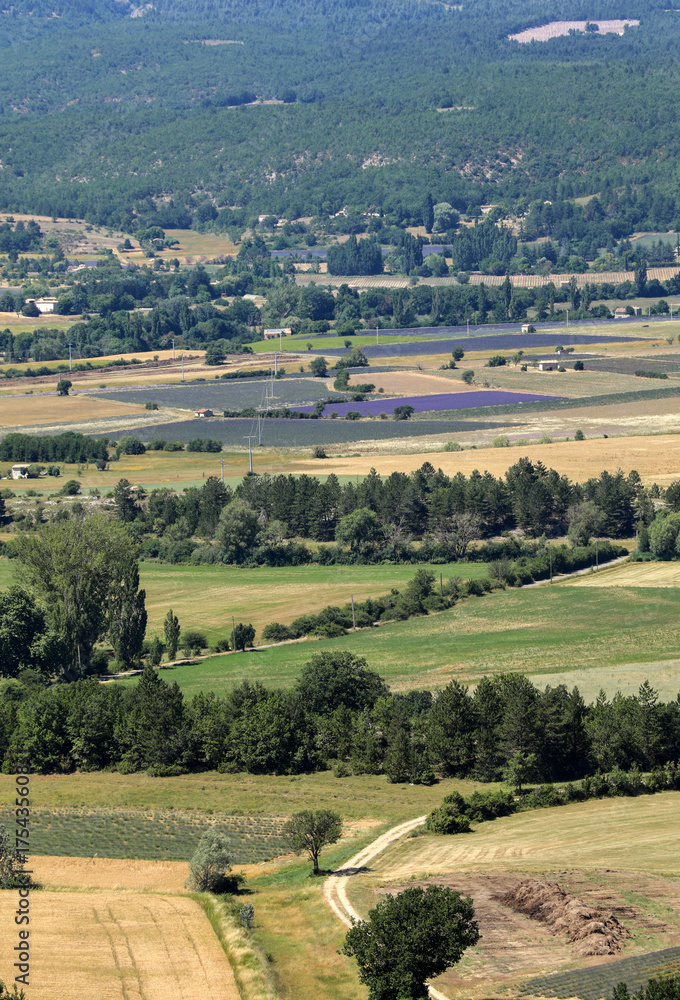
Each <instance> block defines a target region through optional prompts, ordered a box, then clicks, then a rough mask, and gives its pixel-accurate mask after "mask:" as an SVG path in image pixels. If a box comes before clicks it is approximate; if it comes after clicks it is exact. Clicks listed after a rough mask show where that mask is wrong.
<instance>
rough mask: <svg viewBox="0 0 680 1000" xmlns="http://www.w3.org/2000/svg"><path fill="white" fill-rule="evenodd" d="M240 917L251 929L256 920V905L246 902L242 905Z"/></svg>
mask: <svg viewBox="0 0 680 1000" xmlns="http://www.w3.org/2000/svg"><path fill="white" fill-rule="evenodd" d="M238 919H239V921H240V922H241V924H242V925H243V926H244V927H245V928H246V929H247V930H250V929H251V927H252V926H253V921H254V920H255V907H254V906H253V904H252V903H245V904H244V905H243V906H242V907H241V909H240V910H239V911H238Z"/></svg>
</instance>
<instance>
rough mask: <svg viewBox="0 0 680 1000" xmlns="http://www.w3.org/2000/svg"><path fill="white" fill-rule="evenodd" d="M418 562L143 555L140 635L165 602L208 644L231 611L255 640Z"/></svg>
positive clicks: (408, 572) (405, 575)
mask: <svg viewBox="0 0 680 1000" xmlns="http://www.w3.org/2000/svg"><path fill="white" fill-rule="evenodd" d="M417 569H418V567H417V566H414V565H411V564H405V565H396V566H395V565H390V564H387V565H378V566H316V565H310V566H286V567H269V566H260V567H256V568H253V569H245V568H241V567H238V566H207V565H203V566H186V565H178V566H170V565H165V564H162V563H153V562H144V563H141V565H140V579H141V586H142V587H144V589H145V590H146V607H147V612H148V615H149V621H148V625H147V636H148V637H153V636H154V635H159V636H161V637H162V635H163V619H164V618H165V616H166V614H167V612H168V609H169V608H172V610H173V611H174V613H175V614H176V615H177V617H178V618H179V620H180V625H181V626H182V627H183V628H198V629H201V630H202V631H204V632H205V634H206V636H207V638H208V641H209V642H210V643H214V642H215V641H216V640H217V639H220V638H226V637H228V636H229V635H230V633H231V628H232V623H231V617H232V615H233V616H234V618H235V619H236V621H237V622H239V621H246V622H252V623H253V625H254V626H255V629H256V631H257V637H256V641H261V640H260V634H261V632H262V629H263V628H264V626H265V625H267V624H269V623H270V622H274V621H280V622H283V623H284V624H288V623H290V622H291V621H293V619H295V618H297V617H299V616H300V615H301V614H306V613H308V612H313V611H320V610H321V609H322V608H324V607H325V606H326V605H328V604H339V605H342V604H346V603H347V602H348V601H349V600H350V599H351V595H352V594H354V599H355V601H360V600H365V599H366V598H367V597H379V596H381V595H382V594H386V593H389V591H390V590H391V589H392V588H393V587H396V588H397V589H401V588H402V587H404V586H405V585H406V583H407V582H408V581H409V580H410V579H412V578H413V576H414V574H415V573H416V571H417ZM433 569H434V570H435V571H436V573H437V574H439V573H442V574H443V577H444V579H447V578H448V577H452V576H460V577H462V578H463V579H466V580H468V579H479V578H480V577H483V576H486V575H487V573H488V566H487V564H486V563H449V564H447V565H444V566H435V567H433ZM14 570H15V564H13V563H12V562H11V561H10V560H8V559H0V590H3V589H5V588H6V587H8V586H9V585H10V584H11V583H12V582H13V579H14Z"/></svg>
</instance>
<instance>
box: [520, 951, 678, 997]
mask: <svg viewBox="0 0 680 1000" xmlns="http://www.w3.org/2000/svg"><path fill="white" fill-rule="evenodd" d="M679 972H680V947H675V948H664V949H663V950H662V951H652V952H648V954H646V955H637V956H636V957H634V958H622V959H621V960H620V961H618V962H608V963H607V964H606V965H596V966H591V967H590V968H587V969H576V970H574V969H572V970H570V971H568V972H558V973H557V974H556V975H553V976H540V977H538V978H536V979H530V980H529V981H528V982H526V983H524V984H523V986H522V988H521V990H520V993H521V994H522V995H524V996H526V995H533V996H544V997H545V996H548V997H559V998H566V997H581V1000H603V998H609V997H611V994H612V991H613V989H614V987H615V986H617V985H618V983H626V985H627V986H628V990H629V992H630V994H631V995H632V994H633V993H634V991H636V990H638V989H640V988H641V987H643V986H646V985H647V982H648V980H649V979H656V978H659V977H663V976H670V975H677V974H678V973H679Z"/></svg>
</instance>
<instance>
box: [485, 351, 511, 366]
mask: <svg viewBox="0 0 680 1000" xmlns="http://www.w3.org/2000/svg"><path fill="white" fill-rule="evenodd" d="M507 363H508V359H507V358H506V357H505V356H504V355H503V354H495V355H494V356H493V357H492V358H489V360H488V361H487V363H486V365H485V366H484V367H485V368H502V367H503V366H504V365H507Z"/></svg>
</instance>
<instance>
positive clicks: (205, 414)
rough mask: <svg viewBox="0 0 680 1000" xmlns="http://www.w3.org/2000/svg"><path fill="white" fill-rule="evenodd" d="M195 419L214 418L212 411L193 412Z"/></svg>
mask: <svg viewBox="0 0 680 1000" xmlns="http://www.w3.org/2000/svg"><path fill="white" fill-rule="evenodd" d="M194 416H195V417H214V416H215V414H214V413H213V411H212V410H194Z"/></svg>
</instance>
